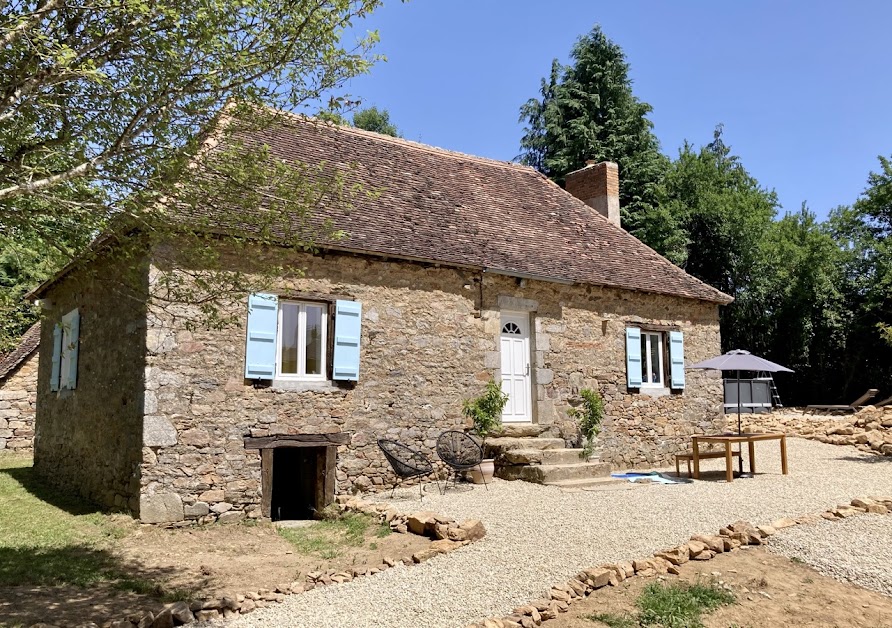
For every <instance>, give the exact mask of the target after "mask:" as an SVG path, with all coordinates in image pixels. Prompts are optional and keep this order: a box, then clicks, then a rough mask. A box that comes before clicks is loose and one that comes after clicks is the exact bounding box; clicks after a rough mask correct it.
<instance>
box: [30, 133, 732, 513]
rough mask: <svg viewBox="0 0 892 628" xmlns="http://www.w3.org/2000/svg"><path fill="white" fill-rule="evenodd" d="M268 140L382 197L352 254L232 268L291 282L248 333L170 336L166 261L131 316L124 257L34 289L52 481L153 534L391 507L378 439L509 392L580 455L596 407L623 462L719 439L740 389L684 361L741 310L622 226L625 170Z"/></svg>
mask: <svg viewBox="0 0 892 628" xmlns="http://www.w3.org/2000/svg"><path fill="white" fill-rule="evenodd" d="M248 139H249V141H250V142H254V143H257V144H259V145H265V146H268V147H269V149H270V151H271V152H272V154H273V155H275V156H276V157H279V158H281V159H284V160H289V161H291V162H295V163H309V164H314V163H322V162H324V163H325V164H326V167H327V168H331V169H340V170H342V171H343V172H344V173H345V176H346V177H347V180H348V182H351V183H358V184H360V185H363V186H366V187H369V188H374V189H375V190H376V191H377V192H378V193H377V194H376V195H369V196H368V197H365V196H364V197H362V198H360V199H359V200H358V201H357V202H356V203H355V204H354V206H353V207H352V208H351V209H349V210H347V209H341V208H336V207H329V208H326V209H324V210H322V212H321V213H322V217H323V218H326V219H329V220H331V221H332V223H333V224H334V225H335V226H337V227H338V228H339V229H341V230H343V232H345V234H346V238H345V239H343V240H338V241H331V242H323V243H322V244H321V245H320V247H319V250H318V252H316V253H309V252H303V251H299V250H294V249H284V248H283V249H280V250H275V251H271V250H269V249H261V248H260V247H258V248H257V251H256V254H255V255H251V257H253V259H250V260H247V259H244V256H242V257H239V256H233V258H232V260H231V261H230V263H231V264H232V265H234V267H241V266H239V265H244V268H245V269H246V272H250V269H251V268H254V267H255V266H252V265H254V264H265V263H270V264H272V263H276V264H277V265H278V266H282V267H284V268H285V269H286V270H285V271H284V273H283V275H282V276H281V277H280V278H279V279H278V280H277V285H276V286H275V287H274V288H272V289H267V290H265V291H264V292H263V293H257V294H251V295H247V296H246V297H245V299H244V300H243V301H242V302H241V303H240V304H239V306H238V310H237V311H236V314H238V316H239V319H240V321H241V326H240V328H238V329H231V328H230V329H224V330H203V329H198V330H195V329H188V328H187V327H185V326H182V325H180V324H179V323H177V322H176V320H175V319H173V318H170V317H169V316H167V315H166V314H165V312H164V311H163V310H162V308H160V307H159V305H158V303H157V302H156V300H155V299H154V297H153V296H152V293H151V289H150V286H151V284H152V278H153V277H154V276H155V273H157V272H158V271H159V268H158V264H160V262H157V259H158V258H159V256H158V250H148V251H147V252H146V265H145V272H144V275H143V280H142V285H141V286H139V287H132V288H129V290H130V291H131V294H129V295H126V296H127V298H121V295H120V290H117V291H115V290H111V289H109V288H108V286H107V285H105V284H104V282H105V281H108V280H109V278H113V277H114V275H115V272H116V264H115V260H114V255H113V253H112V254H109V256H108V258H107V259H100V260H97V261H95V262H92V263H91V264H92V265H93V267H94V268H93V271H94V272H91V273H89V274H88V275H87V274H84V273H83V272H82V271H80V270H70V271H68V272H63V273H61V274H60V275H58V276H57V277H55V278H54V279H52V280H51V281H49V282H47V283H46V284H44V285H43V286H41V287H40V288H39V289H38V290H37V291H35V293H34V295H33V296H35V297H38V298H40V299H42V307H43V311H44V319H43V332H42V339H41V347H42V352H43V354H44V355H45V356H52V360H51V359H49V358H47V359H46V360H42V361H41V363H40V368H39V386H38V400H39V402H38V406H37V407H38V417H37V441H36V443H37V447H36V450H35V466H36V468H37V470H38V472H39V473H41V474H43V475H44V476H46V477H47V478H51V479H52V481H54V482H56V483H58V484H60V485H62V486H65V487H67V488H69V489H72V490H76V491H79V492H80V493H81V494H82V495H84V496H85V497H88V498H90V499H92V500H94V501H96V502H98V503H100V504H102V505H104V506H106V507H109V508H115V509H121V510H125V511H129V512H131V513H133V514H134V515H135V516H138V517H140V518H141V519H142V520H143V521H146V522H163V521H179V520H183V519H184V518H185V519H197V520H199V521H211V520H214V519H216V518H219V519H220V520H223V521H226V520H237V519H239V518H241V517H245V516H247V517H260V516H268V517H272V518H301V517H306V516H309V515H310V513H311V510H312V509H313V508H317V507H319V506H321V505H323V504H325V503H326V502H327V501H329V500H330V499H331V498H332V496H333V494H334V493H335V492H348V491H366V490H375V489H377V488H383V487H384V486H388V487H389V484H390V482H391V478H392V475H391V472H390V469H389V467H388V466H387V463H386V461H385V459H384V458H383V456H382V455H381V454H380V452H379V450H378V448H377V445H376V439H377V438H380V437H389V438H395V439H398V440H400V441H402V442H405V443H407V444H409V445H411V446H414V447H417V448H420V449H423V450H428V451H430V450H431V449H432V448H433V447H434V444H435V440H436V437H437V436H438V434H439V433H440V432H441V431H443V430H446V429H450V428H456V427H461V426H462V425H463V418H462V416H461V404H462V401H463V400H464V399H467V398H469V397H472V396H475V395H477V394H479V393H480V392H481V390H482V388H483V386H484V384H485V382H486V381H487V380H488V379H489V378H491V377H494V378H496V379H497V380H500V381H502V382H503V387H504V389H505V390H506V391H507V392H508V394H509V403H508V406H507V408H506V410H505V414H504V417H503V419H504V421H505V422H506V423H515V424H533V425H536V424H538V425H541V426H546V425H547V426H549V427H550V428H551V429H552V430H553V432H552V433H554V434H558V435H561V436H564V437H566V438H568V439H572V438H573V437H574V436H573V434H572V430H573V425H572V423H570V422H569V421H568V415H567V411H568V409H569V408H570V407H571V404H573V403H576V402H578V394H579V391H580V390H581V389H582V388H586V387H588V388H596V389H598V390H599V391H600V393H601V394H602V396H603V397H604V399H605V402H606V409H607V418H606V420H605V422H604V429H603V432H602V435H601V437H600V441H599V443H600V455H601V460H603V461H606V462H611V463H613V464H615V465H617V466H623V467H632V466H647V465H655V464H666V463H668V462H669V460H670V458H671V456H672V454H673V453H674V452H677V451H679V450H682V449H684V448H686V447H687V442H686V441H687V439H686V435H688V434H690V433H692V432H697V431H703V430H707V429H715V428H717V427H718V426H720V425H721V423H722V420H723V419H722V415H721V394H722V391H721V380H720V379H718V377H716V376H714V375H710V374H708V373H701V372H690V373H685V370H684V365H685V364H686V363H691V362H696V361H698V360H702V359H705V358H707V357H711V356H713V355H715V354H718V353H719V351H720V346H719V318H718V308H719V306H720V305H721V304H725V303H728V302H729V301H730V300H731V299H730V298H729V297H728V296H727V295H724V294H722V293H721V292H718V291H716V290H715V289H713V288H711V287H710V286H708V285H705V284H703V283H701V282H700V281H698V280H697V279H695V278H693V277H691V276H689V275H687V274H686V273H685V272H683V271H682V270H681V269H679V268H677V267H676V266H674V265H672V264H671V263H670V262H668V261H667V260H666V259H664V258H662V257H661V256H659V255H658V254H657V253H655V252H654V251H653V250H651V249H649V248H648V247H646V246H645V245H643V244H642V243H641V242H639V241H638V240H636V239H635V238H633V237H632V236H630V235H629V234H628V233H626V232H625V231H623V229H621V228H620V225H619V201H618V189H619V180H618V174H617V169H616V166H615V165H614V164H609V163H601V164H592V165H589V166H586V167H585V168H583V169H582V170H580V171H578V172H575V173H572V174H570V175H568V177H567V190H566V191H565V190H564V189H561V188H560V187H558V186H557V185H555V184H554V183H552V182H551V181H549V180H548V179H546V178H545V177H543V176H542V175H540V174H539V173H537V172H535V171H534V170H532V169H530V168H527V167H525V166H521V165H518V164H515V163H508V162H500V161H494V160H490V159H483V158H479V157H474V156H470V155H465V154H459V153H454V152H449V151H445V150H441V149H437V148H434V147H431V146H426V145H422V144H418V143H414V142H410V141H406V140H402V139H396V138H391V137H388V136H382V135H378V134H375V133H369V132H366V131H361V130H357V129H353V128H345V127H336V126H332V125H328V124H324V123H320V122H317V121H312V120H307V119H303V118H299V117H294V118H289V119H288V120H286V121H284V122H282V123H281V124H279V125H277V126H275V127H273V128H270V129H268V130H266V131H263V132H258V133H255V134H254V135H252V136H251V137H250V138H248ZM207 215H208V217H210V219H211V220H212V219H213V215H214V210H213V208H208V209H207ZM219 246H220V247H225V246H226V244H225V241H224V240H221V241H220V243H219ZM273 260H275V262H274V261H273ZM278 266H276V267H278ZM134 304H138V305H136V306H135V305H134Z"/></svg>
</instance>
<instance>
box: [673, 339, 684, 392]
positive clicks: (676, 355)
mask: <svg viewBox="0 0 892 628" xmlns="http://www.w3.org/2000/svg"><path fill="white" fill-rule="evenodd" d="M669 364H670V375H671V385H672V388H684V334H683V333H682V332H680V331H670V332H669Z"/></svg>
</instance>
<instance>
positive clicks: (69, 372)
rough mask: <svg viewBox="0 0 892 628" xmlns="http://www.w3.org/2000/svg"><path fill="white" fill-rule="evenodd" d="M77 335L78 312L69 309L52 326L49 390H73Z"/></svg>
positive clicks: (75, 381) (78, 330) (75, 376)
mask: <svg viewBox="0 0 892 628" xmlns="http://www.w3.org/2000/svg"><path fill="white" fill-rule="evenodd" d="M79 337H80V313H79V312H78V311H77V310H71V311H70V312H68V314H66V315H65V316H63V317H62V320H61V321H60V322H59V323H56V325H55V326H54V327H53V357H52V369H51V371H50V390H52V391H59V390H62V389H68V390H74V389H75V388H76V387H77V355H78V345H79Z"/></svg>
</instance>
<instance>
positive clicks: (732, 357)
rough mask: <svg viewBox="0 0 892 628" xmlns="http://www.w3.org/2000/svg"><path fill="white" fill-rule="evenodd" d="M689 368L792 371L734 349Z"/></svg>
mask: <svg viewBox="0 0 892 628" xmlns="http://www.w3.org/2000/svg"><path fill="white" fill-rule="evenodd" d="M688 368H691V369H714V370H716V371H766V372H769V373H780V372H783V373H792V372H793V371H792V370H791V369H788V368H787V367H786V366H781V365H780V364H775V363H774V362H772V361H771V360H766V359H765V358H760V357H759V356H757V355H753V354H752V353H750V352H749V351H744V350H743V349H734V350H733V351H729V352H728V353H725V354H723V355H720V356H718V357H717V358H710V359H708V360H704V361H703V362H697V363H696V364H692V365H691V366H689V367H688Z"/></svg>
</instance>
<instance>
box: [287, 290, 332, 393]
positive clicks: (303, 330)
mask: <svg viewBox="0 0 892 628" xmlns="http://www.w3.org/2000/svg"><path fill="white" fill-rule="evenodd" d="M284 305H297V306H299V307H300V309H299V311H298V315H297V371H298V372H297V373H283V372H282V330H283V328H284V326H283V324H282V319H283V307H282V306H284ZM307 307H318V308H322V368H321V369H320V371H321V372H320V373H318V374H315V373H313V374H309V375H307V374H306V373H302V372H301V371H303V370H305V369H306V368H307V366H306V364H307ZM329 309H330V308H329V307H328V304H327V303H314V302H310V301H283V300H281V299H280V300H279V307H278V312H277V313H276V315H277V316H278V321H277V324H276V375H275V378H276V379H278V380H285V381H293V382H323V381H326V380H327V379H328V324H329V318H328V317H329V316H331V313H330V312H329Z"/></svg>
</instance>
